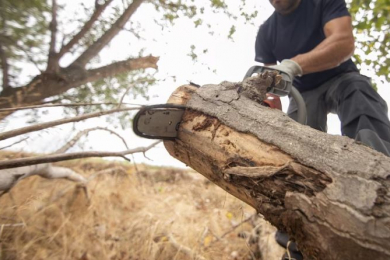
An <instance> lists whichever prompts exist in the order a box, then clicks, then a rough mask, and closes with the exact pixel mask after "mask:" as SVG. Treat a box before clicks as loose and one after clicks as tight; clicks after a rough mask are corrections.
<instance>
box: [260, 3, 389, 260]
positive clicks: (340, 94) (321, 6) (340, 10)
mask: <svg viewBox="0 0 390 260" xmlns="http://www.w3.org/2000/svg"><path fill="white" fill-rule="evenodd" d="M270 2H271V4H272V6H273V7H274V8H275V12H274V13H273V14H272V15H271V16H270V18H268V20H267V21H265V22H264V24H263V25H262V26H261V27H260V29H259V32H258V35H257V38H256V45H255V49H256V57H255V60H256V61H258V62H261V63H264V64H265V65H266V66H271V67H273V68H275V69H278V70H281V71H284V72H286V73H288V74H289V75H290V77H291V78H293V79H294V86H295V87H296V88H297V89H298V90H299V91H300V92H301V95H302V97H303V99H304V100H305V103H306V107H307V116H308V117H307V124H308V125H309V126H311V127H313V128H315V129H318V130H320V131H326V130H327V127H326V121H327V114H328V113H336V114H337V115H338V116H339V118H340V121H341V133H342V134H343V135H346V136H348V137H350V138H354V139H356V140H358V141H360V142H362V143H364V144H366V145H368V146H371V147H372V148H374V149H376V150H378V151H380V152H382V153H384V154H386V155H388V156H390V122H389V119H388V116H387V105H386V102H385V101H384V100H383V99H382V98H381V97H380V96H379V94H378V93H377V92H376V91H375V90H374V89H373V88H372V86H371V82H370V80H369V79H368V78H367V77H365V76H362V75H360V74H359V72H358V69H357V68H356V65H355V64H354V63H353V62H352V60H351V59H350V57H351V56H352V54H353V52H354V37H353V33H352V25H351V17H350V14H349V12H348V10H347V8H346V4H345V0H270ZM277 62H280V63H279V64H278V65H275V64H276V63H277ZM296 110H297V108H296V104H295V102H294V101H293V100H292V101H291V103H290V106H289V109H288V114H289V116H290V117H292V118H294V119H296V116H297V113H296V112H297V111H296ZM277 239H278V242H281V243H282V242H283V243H284V244H285V246H286V244H287V241H288V238H287V239H286V236H283V235H282V234H281V233H278V235H277ZM283 239H284V240H285V241H282V240H283ZM289 245H290V246H289V248H290V249H291V248H292V249H294V247H295V245H294V244H293V243H289ZM295 249H296V248H295ZM291 251H292V252H288V254H287V255H286V259H289V257H291V259H293V258H296V259H297V260H298V259H302V256H301V255H300V254H299V252H297V250H291ZM290 253H292V254H295V253H296V255H293V256H292V255H291V254H290ZM289 254H290V255H289Z"/></svg>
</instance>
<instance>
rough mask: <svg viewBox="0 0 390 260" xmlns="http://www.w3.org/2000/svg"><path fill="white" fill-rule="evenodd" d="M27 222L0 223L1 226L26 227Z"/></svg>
mask: <svg viewBox="0 0 390 260" xmlns="http://www.w3.org/2000/svg"><path fill="white" fill-rule="evenodd" d="M25 226H26V224H25V223H15V224H0V227H2V228H3V227H25Z"/></svg>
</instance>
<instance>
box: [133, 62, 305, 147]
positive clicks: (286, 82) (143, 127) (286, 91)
mask: <svg viewBox="0 0 390 260" xmlns="http://www.w3.org/2000/svg"><path fill="white" fill-rule="evenodd" d="M265 71H277V72H278V73H279V74H280V75H281V76H282V79H281V80H280V81H279V83H278V84H276V85H273V86H272V87H270V88H269V89H267V98H266V99H265V100H264V101H263V102H262V104H263V105H264V106H268V107H270V108H273V109H279V110H282V104H281V102H280V97H284V96H290V97H292V98H293V99H294V100H295V102H296V103H297V107H298V117H297V121H298V122H299V123H301V124H306V105H305V102H304V100H303V98H302V96H301V95H300V93H299V92H298V90H297V89H296V88H295V87H294V86H293V85H292V79H291V78H290V76H289V75H288V74H287V73H284V72H282V71H278V70H275V69H272V68H268V67H262V66H253V67H251V68H250V69H249V70H248V71H247V73H246V74H245V76H244V80H245V79H247V78H249V77H251V76H252V75H253V74H255V73H263V72H265ZM191 85H194V86H195V87H201V86H199V85H196V84H193V83H191ZM237 92H240V89H238V90H237ZM185 109H186V106H183V105H176V104H159V105H151V106H144V107H142V108H141V109H140V110H139V111H138V113H137V114H136V115H135V117H134V120H133V130H134V133H135V134H136V135H138V136H140V137H144V138H149V139H162V140H174V139H175V138H176V137H177V133H178V130H179V126H180V122H181V120H182V117H183V114H184V112H185Z"/></svg>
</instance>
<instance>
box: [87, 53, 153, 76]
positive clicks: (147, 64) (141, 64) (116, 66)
mask: <svg viewBox="0 0 390 260" xmlns="http://www.w3.org/2000/svg"><path fill="white" fill-rule="evenodd" d="M158 60H159V58H158V57H154V56H147V57H139V58H134V59H127V60H124V61H118V62H114V63H112V64H109V65H106V66H103V67H100V68H97V69H91V70H87V77H86V81H87V82H91V81H96V80H98V79H101V78H106V77H111V76H114V75H117V74H120V73H123V72H127V71H130V70H139V69H147V68H154V69H157V62H158Z"/></svg>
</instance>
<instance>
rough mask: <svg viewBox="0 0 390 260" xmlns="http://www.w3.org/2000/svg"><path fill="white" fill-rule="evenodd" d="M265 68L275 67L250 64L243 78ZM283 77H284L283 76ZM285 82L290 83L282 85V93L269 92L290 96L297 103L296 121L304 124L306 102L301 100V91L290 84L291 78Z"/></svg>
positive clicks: (305, 121)
mask: <svg viewBox="0 0 390 260" xmlns="http://www.w3.org/2000/svg"><path fill="white" fill-rule="evenodd" d="M266 70H275V69H272V68H267V67H263V66H252V67H250V68H249V70H248V71H247V72H246V74H245V76H244V79H246V78H249V77H251V76H252V75H253V74H254V73H261V72H264V71H266ZM276 71H277V70H276ZM278 72H280V71H278ZM282 76H283V75H282ZM287 77H288V76H287ZM288 78H289V77H288ZM283 79H285V77H283ZM285 82H288V83H287V84H288V85H291V86H285V87H283V88H282V89H281V93H282V95H281V93H278V92H275V90H274V91H271V93H273V94H276V95H278V96H284V95H285V94H287V95H289V96H291V97H292V98H293V99H294V100H295V102H296V103H297V107H298V111H297V114H298V115H297V122H298V123H300V124H302V125H306V123H307V111H306V103H305V101H304V100H303V97H302V95H301V93H299V91H298V90H297V89H296V88H295V87H294V86H293V85H292V82H291V79H290V80H286V81H285Z"/></svg>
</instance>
